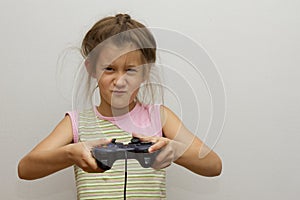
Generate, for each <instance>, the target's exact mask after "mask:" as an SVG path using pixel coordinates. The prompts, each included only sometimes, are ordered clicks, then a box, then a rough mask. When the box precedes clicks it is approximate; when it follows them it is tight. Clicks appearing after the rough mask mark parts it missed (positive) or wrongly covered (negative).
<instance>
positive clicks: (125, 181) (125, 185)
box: [124, 151, 127, 200]
mask: <svg viewBox="0 0 300 200" xmlns="http://www.w3.org/2000/svg"><path fill="white" fill-rule="evenodd" d="M126 187H127V151H125V180H124V200H126Z"/></svg>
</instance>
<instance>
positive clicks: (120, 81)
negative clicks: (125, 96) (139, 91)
mask: <svg viewBox="0 0 300 200" xmlns="http://www.w3.org/2000/svg"><path fill="white" fill-rule="evenodd" d="M126 83H127V82H126V75H125V74H119V75H118V76H117V77H116V78H115V79H114V86H115V87H116V88H117V89H121V88H124V87H126Z"/></svg>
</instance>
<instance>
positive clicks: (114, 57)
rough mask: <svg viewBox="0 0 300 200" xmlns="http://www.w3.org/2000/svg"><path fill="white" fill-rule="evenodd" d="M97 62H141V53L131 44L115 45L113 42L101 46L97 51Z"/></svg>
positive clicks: (108, 63) (105, 63) (107, 63)
mask: <svg viewBox="0 0 300 200" xmlns="http://www.w3.org/2000/svg"><path fill="white" fill-rule="evenodd" d="M99 53H100V54H99V60H98V61H99V62H100V64H103V65H110V64H113V63H124V62H126V63H130V64H142V53H141V51H140V50H139V49H137V48H135V47H134V46H133V45H122V46H116V45H113V44H110V45H106V46H104V47H102V48H101V49H100V51H99Z"/></svg>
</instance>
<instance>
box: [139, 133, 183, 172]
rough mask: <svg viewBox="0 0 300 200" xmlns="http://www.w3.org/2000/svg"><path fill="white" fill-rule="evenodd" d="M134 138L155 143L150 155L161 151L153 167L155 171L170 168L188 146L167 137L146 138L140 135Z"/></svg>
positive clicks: (150, 149)
mask: <svg viewBox="0 0 300 200" xmlns="http://www.w3.org/2000/svg"><path fill="white" fill-rule="evenodd" d="M134 136H135V137H138V138H139V139H140V140H141V141H142V142H152V143H154V144H153V145H152V146H151V147H150V148H149V150H148V151H149V153H152V152H155V151H157V150H161V151H160V153H159V154H158V155H157V157H156V159H155V162H154V163H153V165H152V168H154V169H163V168H166V167H168V166H170V165H171V164H172V162H174V161H176V160H177V159H178V158H179V157H180V156H181V155H182V154H183V153H184V151H185V150H186V145H184V144H183V143H180V142H177V141H175V140H170V139H168V138H165V137H145V136H142V135H139V134H134Z"/></svg>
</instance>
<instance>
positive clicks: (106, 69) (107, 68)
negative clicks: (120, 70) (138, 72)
mask: <svg viewBox="0 0 300 200" xmlns="http://www.w3.org/2000/svg"><path fill="white" fill-rule="evenodd" d="M104 70H105V71H107V72H112V71H113V70H114V69H113V68H112V67H105V68H104Z"/></svg>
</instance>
